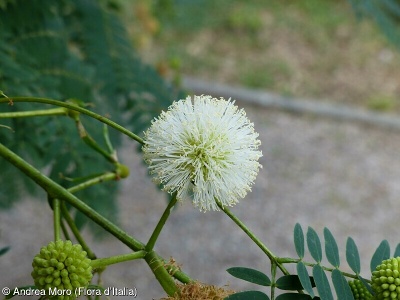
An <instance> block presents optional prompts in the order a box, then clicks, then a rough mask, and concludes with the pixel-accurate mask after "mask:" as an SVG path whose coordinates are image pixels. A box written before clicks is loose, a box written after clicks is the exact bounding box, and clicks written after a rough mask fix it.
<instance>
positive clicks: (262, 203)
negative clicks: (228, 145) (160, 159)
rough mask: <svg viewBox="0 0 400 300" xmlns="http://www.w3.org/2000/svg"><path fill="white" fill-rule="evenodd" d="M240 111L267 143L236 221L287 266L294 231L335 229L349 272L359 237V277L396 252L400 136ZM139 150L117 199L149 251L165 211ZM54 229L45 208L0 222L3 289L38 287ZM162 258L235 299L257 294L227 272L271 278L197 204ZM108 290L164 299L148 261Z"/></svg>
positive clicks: (252, 252)
mask: <svg viewBox="0 0 400 300" xmlns="http://www.w3.org/2000/svg"><path fill="white" fill-rule="evenodd" d="M237 104H238V105H239V106H241V107H244V108H245V109H246V112H247V114H248V117H249V118H250V119H251V120H252V121H253V122H254V123H255V128H256V131H258V132H259V133H260V139H261V141H262V143H263V144H262V151H263V154H264V156H263V158H262V160H261V163H262V164H263V166H264V168H263V169H262V170H261V171H260V174H259V176H258V178H257V181H256V183H255V185H254V187H253V192H252V193H250V194H249V195H248V196H247V197H246V198H245V199H244V200H242V201H241V202H240V203H239V204H238V205H237V206H236V207H234V208H233V209H232V210H233V211H234V213H236V214H237V215H238V216H239V217H240V218H241V219H242V220H243V222H244V223H245V224H247V225H248V226H249V227H250V228H251V229H253V231H254V232H255V233H256V235H258V236H259V237H260V239H261V240H263V241H264V242H265V243H266V245H268V246H269V247H270V249H271V250H272V251H274V252H275V253H276V254H278V255H280V256H293V257H294V256H295V251H294V248H293V242H292V231H293V227H294V225H295V223H296V222H299V223H300V224H301V225H302V226H303V228H304V229H305V230H306V229H307V226H312V227H313V228H314V229H315V230H316V231H317V232H318V233H319V234H320V236H322V230H323V228H324V227H328V228H329V229H330V230H331V232H332V233H333V235H334V236H335V237H336V240H337V242H338V245H339V249H340V251H341V254H342V265H343V268H345V269H346V270H347V269H348V268H347V266H346V264H345V262H344V261H345V260H344V249H345V242H346V239H347V237H348V236H352V237H353V239H354V240H355V242H356V244H357V245H358V247H359V250H360V254H361V258H362V274H364V276H367V277H368V276H369V271H368V270H369V260H370V257H371V256H372V254H373V252H374V251H375V249H376V247H377V246H378V244H379V243H380V242H381V241H382V239H387V240H388V241H389V242H390V244H391V245H392V249H393V250H394V247H395V246H396V244H397V243H398V242H399V241H400V237H399V234H398V232H399V231H398V223H397V222H398V220H397V219H398V214H399V211H400V207H399V206H400V201H399V194H400V183H399V179H400V159H399V151H398V149H400V134H399V132H398V131H397V132H396V131H388V130H383V129H379V128H375V127H366V126H363V125H360V124H355V123H351V122H337V121H334V120H326V119H323V118H317V117H311V116H307V115H294V114H287V113H283V112H280V111H276V110H267V109H265V108H262V107H256V106H251V105H248V104H245V103H241V102H237ZM135 147H136V144H133V143H128V142H127V143H126V147H125V148H124V150H123V151H122V152H121V156H122V161H123V162H124V163H126V164H127V165H129V166H130V169H131V170H132V174H131V176H130V177H129V178H128V179H127V180H125V181H123V183H122V189H121V191H120V196H119V202H120V203H119V204H120V209H121V214H120V223H121V226H122V228H124V229H126V230H127V231H128V232H129V233H131V234H132V235H134V236H136V237H137V238H138V239H140V240H142V241H146V240H147V239H148V237H149V235H150V233H151V231H152V229H153V228H154V226H155V224H156V223H157V221H158V218H159V216H160V215H161V214H162V212H163V209H164V208H165V203H166V202H165V198H164V196H163V194H161V193H160V192H158V191H157V190H156V189H155V187H154V186H153V184H152V183H151V181H150V180H149V179H148V178H147V177H146V176H145V174H146V169H145V168H144V166H143V165H142V163H141V160H140V157H139V156H138V155H137V154H135V153H134V149H135ZM38 216H39V217H38ZM51 228H52V225H51V215H50V214H49V213H48V208H47V204H46V203H45V201H38V200H32V199H26V200H24V201H21V202H20V203H18V205H16V206H15V207H14V208H13V209H11V210H8V211H1V212H0V229H1V231H0V248H1V247H2V246H5V245H11V247H12V250H11V251H10V252H9V253H7V254H6V255H5V256H3V257H1V258H0V287H4V286H9V287H13V286H16V285H27V284H31V283H32V280H31V279H30V275H29V274H30V272H31V266H30V265H31V259H32V256H33V255H34V254H36V253H37V251H38V250H39V249H40V247H41V246H42V245H44V244H45V243H47V242H48V241H49V240H50V239H51V238H52V233H51ZM40 232H42V233H41V234H40ZM86 234H87V236H89V243H90V244H91V245H92V246H93V249H95V252H96V254H97V255H98V256H99V257H104V256H108V255H116V254H121V253H127V252H128V251H129V250H128V249H127V247H125V246H124V245H121V244H120V243H119V242H118V241H116V240H114V239H113V238H112V237H106V238H104V239H103V240H100V241H98V240H94V239H93V238H92V237H91V235H90V233H88V232H87V231H86ZM156 250H157V251H159V252H160V254H161V255H163V256H164V257H166V258H168V257H170V256H173V257H174V258H175V259H176V261H177V262H178V263H179V264H182V268H183V270H184V271H186V272H187V273H188V274H190V275H191V276H192V277H193V278H196V279H199V280H200V281H203V282H207V283H213V284H218V285H224V284H227V283H229V284H230V287H231V288H233V289H245V288H253V286H251V285H247V284H243V283H242V282H241V281H239V280H236V279H234V278H233V277H231V276H229V275H228V274H227V273H226V272H225V269H227V268H229V267H232V266H247V267H253V268H257V269H260V270H264V271H266V272H269V263H268V259H267V258H266V257H265V256H264V255H263V254H262V253H261V251H260V250H259V249H258V248H257V247H256V246H255V245H253V244H252V243H251V241H250V240H249V238H248V237H247V236H246V235H245V234H244V233H242V232H241V231H240V230H239V229H238V228H236V227H235V226H234V224H233V222H232V221H231V220H230V219H229V218H228V217H227V216H225V215H224V214H223V213H222V212H208V213H200V212H199V211H198V210H197V209H195V208H193V207H192V205H191V204H190V203H182V205H180V206H179V208H178V209H177V210H176V211H174V212H173V213H172V215H171V218H170V219H169V220H168V222H167V224H166V227H165V228H164V231H163V232H162V234H161V237H160V240H159V243H158V244H157V245H156ZM393 250H392V251H393ZM392 253H393V252H392ZM103 281H104V285H105V286H116V287H130V288H132V287H136V288H137V291H138V296H137V299H152V298H156V299H157V298H160V297H162V296H164V293H163V292H162V290H161V289H160V288H159V287H158V284H157V282H156V281H155V279H154V278H153V275H152V273H151V272H150V270H149V269H148V267H147V265H145V263H143V262H141V261H133V262H129V263H126V264H120V265H115V266H110V267H109V268H108V269H107V271H106V272H105V273H104V275H103ZM113 299H117V297H115V298H113ZM120 299H127V298H126V297H121V298H120Z"/></svg>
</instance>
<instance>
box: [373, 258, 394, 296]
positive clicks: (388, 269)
mask: <svg viewBox="0 0 400 300" xmlns="http://www.w3.org/2000/svg"><path fill="white" fill-rule="evenodd" d="M399 264H400V256H398V257H396V258H389V259H386V260H384V261H382V263H381V264H380V265H378V266H377V267H376V271H374V272H372V279H371V281H372V289H373V291H374V292H375V299H377V300H381V299H382V300H383V299H400V280H399V278H398V277H399Z"/></svg>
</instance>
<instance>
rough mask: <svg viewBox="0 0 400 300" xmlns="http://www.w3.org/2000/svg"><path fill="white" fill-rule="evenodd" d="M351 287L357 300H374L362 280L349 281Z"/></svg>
mask: <svg viewBox="0 0 400 300" xmlns="http://www.w3.org/2000/svg"><path fill="white" fill-rule="evenodd" d="M349 285H350V288H351V292H352V293H353V296H354V299H355V300H359V299H360V300H368V299H373V298H372V295H371V293H370V292H369V291H368V289H367V288H366V287H365V286H364V284H363V283H362V282H361V281H360V280H358V279H355V280H353V281H349Z"/></svg>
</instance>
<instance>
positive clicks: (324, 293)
mask: <svg viewBox="0 0 400 300" xmlns="http://www.w3.org/2000/svg"><path fill="white" fill-rule="evenodd" d="M313 277H314V281H315V286H316V287H317V291H318V294H319V296H320V298H321V299H323V300H333V295H332V290H331V287H330V285H329V281H328V278H327V277H326V274H325V272H324V270H323V269H322V267H321V266H320V265H315V266H314V267H313Z"/></svg>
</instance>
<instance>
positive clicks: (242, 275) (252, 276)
mask: <svg viewBox="0 0 400 300" xmlns="http://www.w3.org/2000/svg"><path fill="white" fill-rule="evenodd" d="M226 271H227V272H228V273H229V274H231V275H232V276H234V277H236V278H239V279H242V280H245V281H248V282H251V283H255V284H258V285H264V286H270V285H271V280H270V279H269V278H268V276H267V275H265V274H264V273H263V272H260V271H258V270H254V269H251V268H245V267H233V268H229V269H227V270H226Z"/></svg>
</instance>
